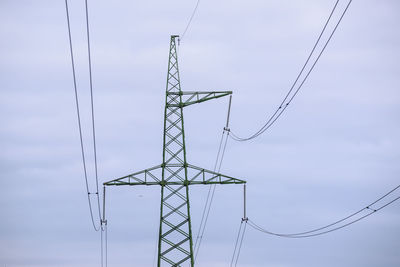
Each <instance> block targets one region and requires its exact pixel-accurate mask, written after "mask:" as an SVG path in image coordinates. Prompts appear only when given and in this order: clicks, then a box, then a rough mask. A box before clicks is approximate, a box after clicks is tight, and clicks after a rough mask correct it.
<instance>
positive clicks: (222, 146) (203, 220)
mask: <svg viewBox="0 0 400 267" xmlns="http://www.w3.org/2000/svg"><path fill="white" fill-rule="evenodd" d="M225 133H226V136H225ZM228 135H229V131H227V130H226V129H225V128H224V130H223V132H222V136H221V140H220V143H219V148H218V153H217V159H216V161H215V164H214V170H213V171H214V172H217V173H219V172H220V170H221V166H222V161H223V159H224V156H225V149H226V144H227V142H228ZM221 149H222V150H221ZM221 151H222V153H221ZM215 188H216V185H215V184H213V185H210V187H209V189H208V193H207V199H206V203H205V205H204V208H203V213H202V216H201V222H200V226H199V231H198V233H197V236H196V240H195V244H194V252H195V254H194V259H195V260H196V259H197V255H198V253H199V250H200V245H201V242H202V240H203V236H204V232H205V228H206V225H207V221H208V217H209V215H210V210H211V205H212V202H213V200H214V195H215Z"/></svg>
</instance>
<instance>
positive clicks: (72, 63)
mask: <svg viewBox="0 0 400 267" xmlns="http://www.w3.org/2000/svg"><path fill="white" fill-rule="evenodd" d="M65 10H66V16H67V25H68V37H69V48H70V56H71V66H72V77H73V82H74V92H75V104H76V113H77V118H78V129H79V139H80V144H81V154H82V163H83V172H84V177H85V183H86V192H87V196H88V203H89V211H90V217H91V220H92V224H93V228H94V230H95V231H98V230H99V229H100V227H96V224H95V222H94V217H93V210H92V204H91V199H90V194H91V193H90V191H89V183H88V176H87V168H86V159H85V151H84V144H83V137H82V125H81V117H80V109H79V99H78V89H77V85H76V73H75V62H74V54H73V47H72V36H71V25H70V18H69V9H68V0H65ZM97 195H98V192H97ZM98 203H99V202H98Z"/></svg>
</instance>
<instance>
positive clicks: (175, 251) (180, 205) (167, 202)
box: [158, 35, 194, 266]
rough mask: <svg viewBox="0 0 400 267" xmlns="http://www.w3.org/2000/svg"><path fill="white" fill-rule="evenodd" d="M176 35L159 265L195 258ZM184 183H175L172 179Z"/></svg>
mask: <svg viewBox="0 0 400 267" xmlns="http://www.w3.org/2000/svg"><path fill="white" fill-rule="evenodd" d="M177 37H178V36H176V35H172V36H171V42H170V50H169V60H168V75H167V85H166V98H165V114H164V137H163V163H162V180H161V207H160V229H159V241H158V266H162V265H163V264H166V265H168V266H179V265H181V264H183V263H187V262H189V263H190V265H191V266H193V264H194V260H193V244H192V231H191V221H190V206H189V198H188V196H189V188H188V185H189V183H188V179H187V176H188V174H187V166H188V165H187V161H186V146H185V132H184V122H183V103H182V94H181V92H182V91H181V85H180V78H179V69H178V55H177V52H176V42H175V39H176V38H177ZM174 181H176V182H178V183H180V184H177V185H171V184H170V183H171V182H174Z"/></svg>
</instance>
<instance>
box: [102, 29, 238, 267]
mask: <svg viewBox="0 0 400 267" xmlns="http://www.w3.org/2000/svg"><path fill="white" fill-rule="evenodd" d="M176 38H178V36H177V35H172V36H171V42H170V49H169V62H168V76H167V86H166V96H165V97H166V99H165V112H164V135H163V136H164V138H163V161H162V164H160V165H157V166H154V167H152V168H149V169H146V170H143V171H139V172H135V173H132V174H129V175H127V176H124V177H120V178H117V179H114V180H111V181H108V182H105V183H104V185H106V186H112V185H114V186H121V185H130V186H136V185H159V186H161V206H160V230H159V239H158V266H181V265H182V264H185V265H187V264H189V265H190V266H194V257H193V240H192V227H191V219H190V205H189V186H190V185H196V184H204V185H206V184H243V183H246V182H245V181H243V180H239V179H236V178H233V177H230V176H227V175H223V174H221V173H217V172H213V171H210V170H206V169H204V168H200V167H196V166H194V165H191V164H188V163H187V160H186V146H185V131H184V123H183V108H184V107H186V106H189V105H192V104H196V103H202V102H205V101H208V100H211V99H216V98H220V97H223V96H227V95H230V94H232V92H231V91H212V92H182V91H181V85H180V78H179V69H178V55H177V52H176V41H175V40H176Z"/></svg>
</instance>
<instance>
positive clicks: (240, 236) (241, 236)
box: [230, 218, 248, 267]
mask: <svg viewBox="0 0 400 267" xmlns="http://www.w3.org/2000/svg"><path fill="white" fill-rule="evenodd" d="M247 221H248V219H247V218H243V219H242V220H241V222H240V227H239V232H238V235H237V237H236V242H235V249H234V250H233V255H232V259H231V265H230V267H232V266H236V265H237V263H238V260H239V256H240V250H241V248H242V244H243V239H244V234H245V232H246V226H247ZM243 222H245V224H244V227H243V231H242V225H243ZM238 245H239V246H238ZM233 263H235V264H233Z"/></svg>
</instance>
